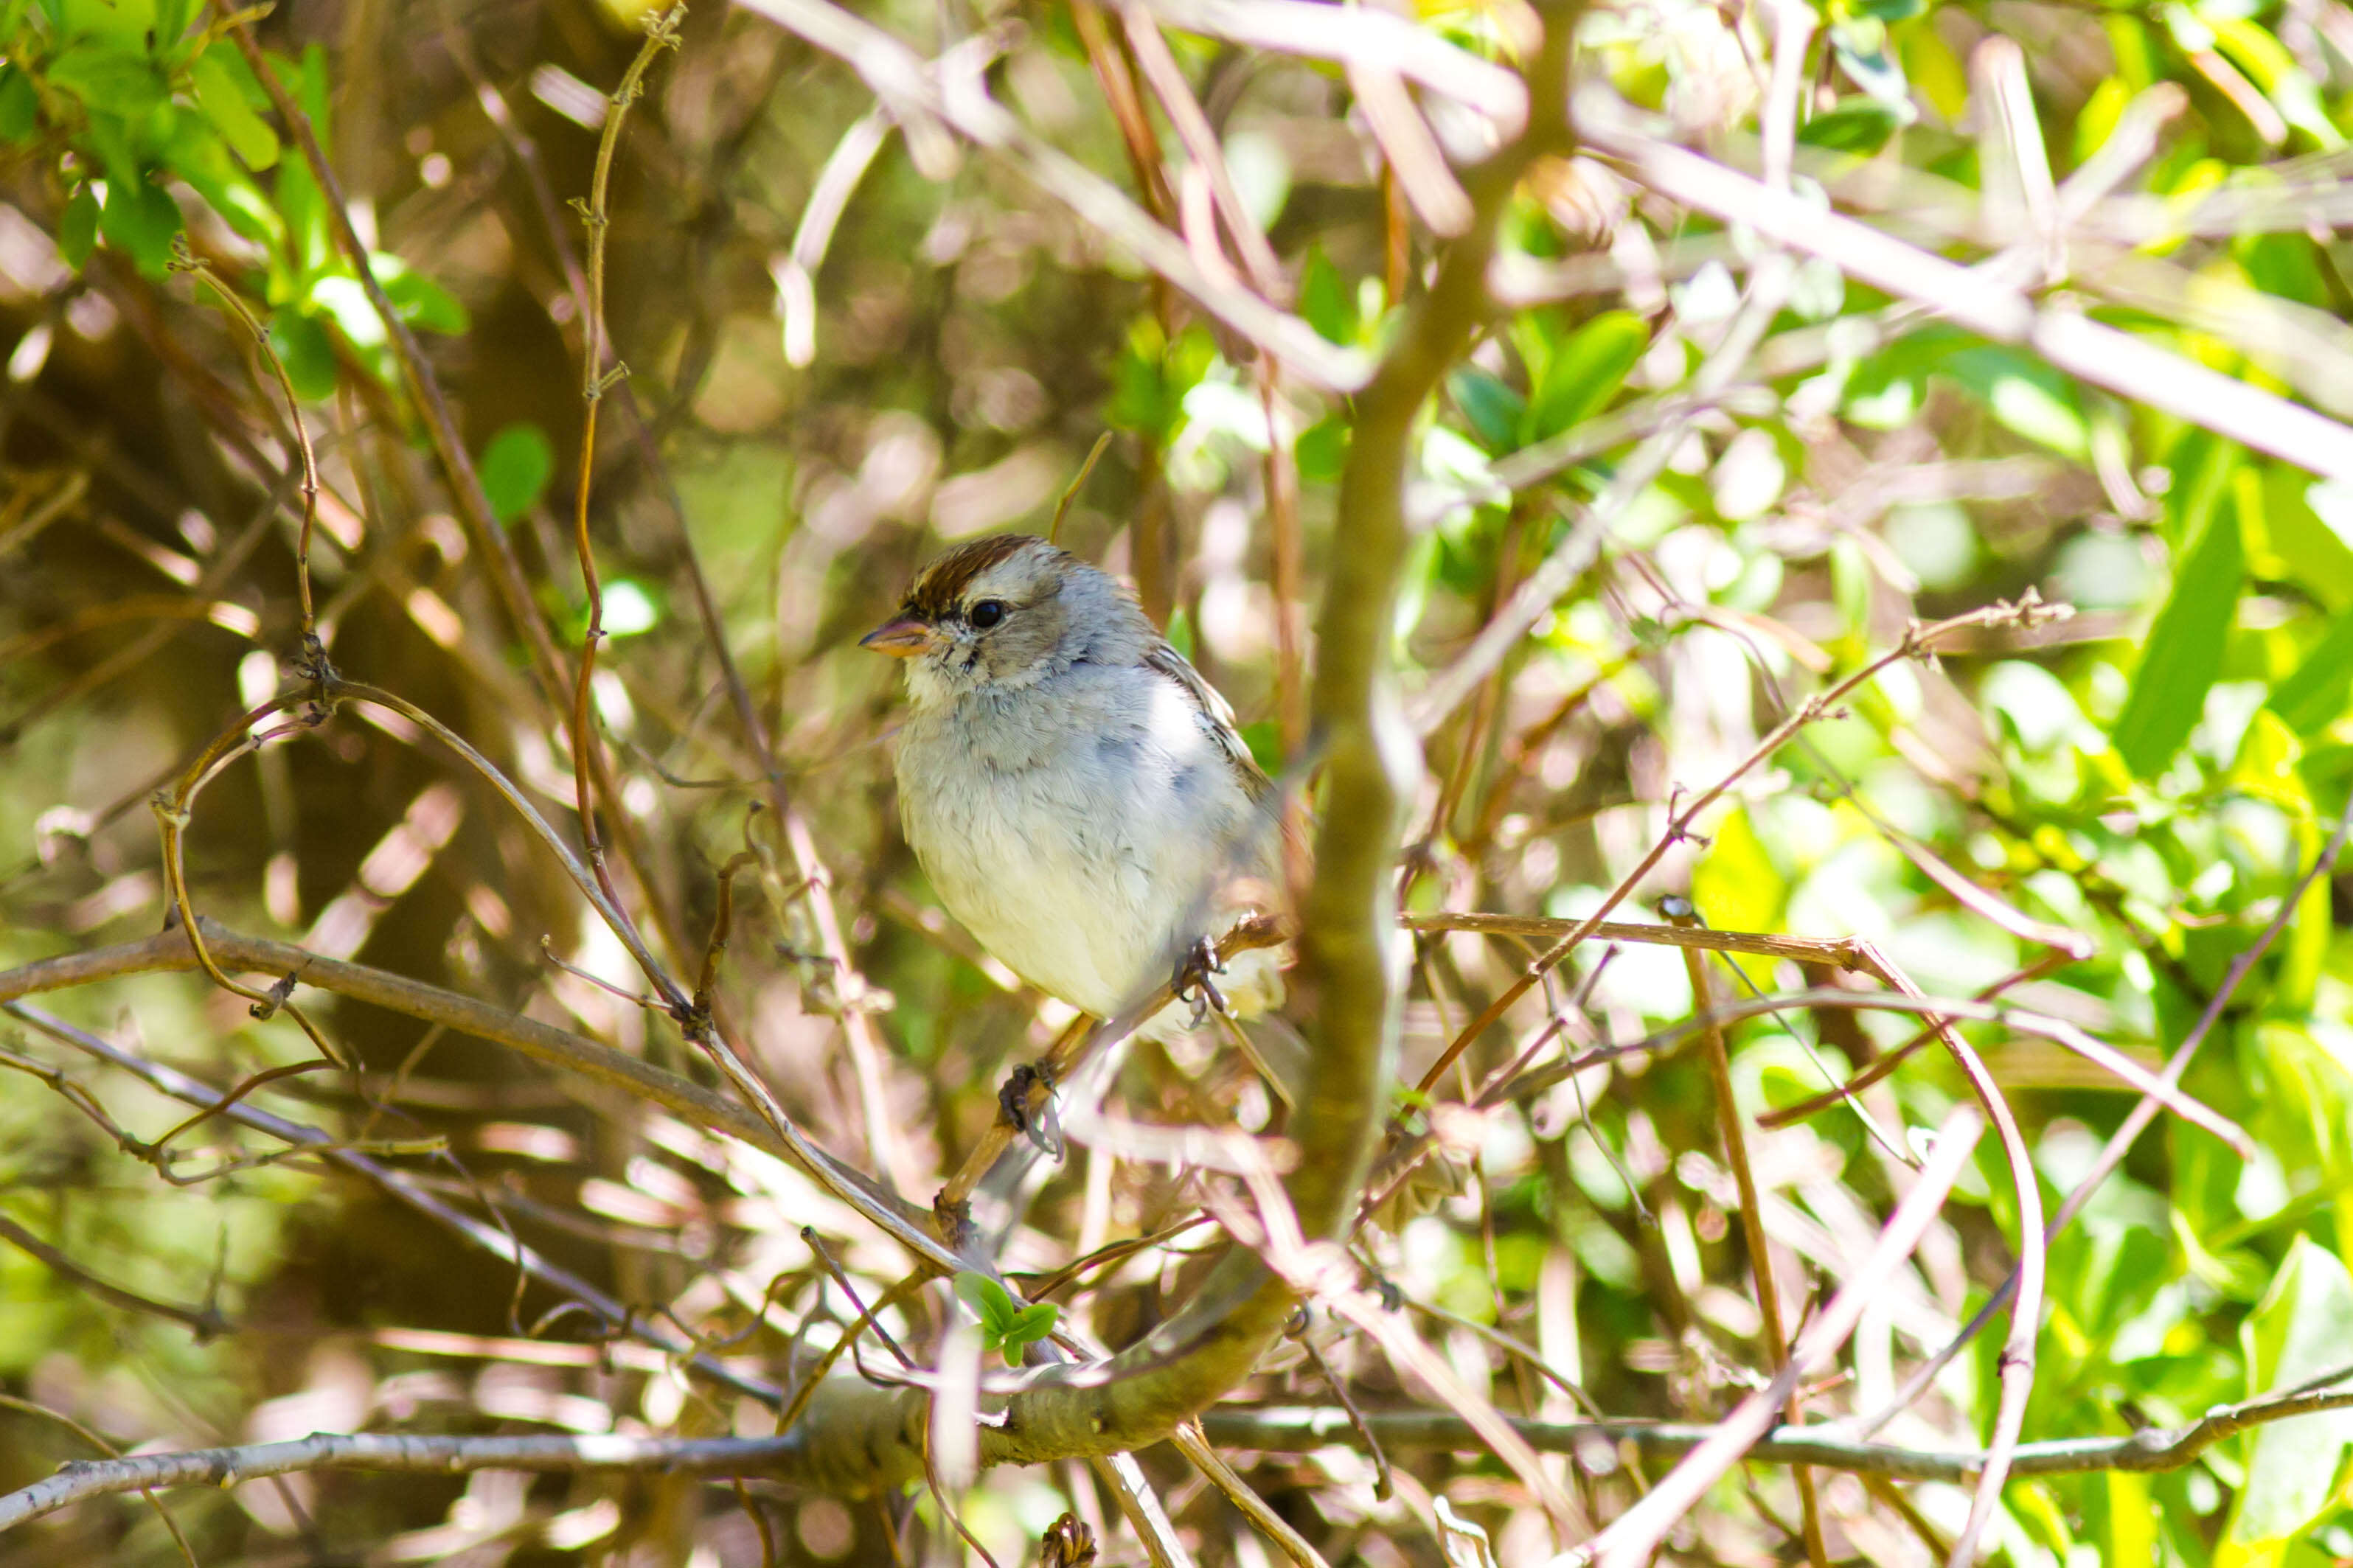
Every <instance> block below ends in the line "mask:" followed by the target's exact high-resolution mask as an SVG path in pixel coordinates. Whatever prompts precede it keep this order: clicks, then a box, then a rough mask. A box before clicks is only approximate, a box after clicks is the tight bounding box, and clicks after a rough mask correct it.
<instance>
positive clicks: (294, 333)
mask: <svg viewBox="0 0 2353 1568" xmlns="http://www.w3.org/2000/svg"><path fill="white" fill-rule="evenodd" d="M269 346H270V347H271V348H273V349H275V350H277V351H278V358H279V361H280V363H283V364H284V365H285V366H286V377H287V379H288V380H290V381H291V382H292V383H293V384H294V395H295V396H297V397H299V398H301V400H302V401H303V402H305V403H320V402H323V401H324V400H326V399H327V398H330V397H332V396H333V395H335V375H336V372H337V370H338V369H339V366H338V365H337V363H336V360H335V345H334V343H333V342H332V340H331V339H329V337H328V336H327V329H326V328H324V327H322V326H321V325H320V324H319V323H318V322H317V321H314V320H312V319H311V317H309V316H306V315H302V314H301V313H299V312H296V311H292V310H284V311H280V313H279V314H278V316H277V317H276V319H275V320H273V321H271V322H270V323H269Z"/></svg>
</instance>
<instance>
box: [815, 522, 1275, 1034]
mask: <svg viewBox="0 0 2353 1568" xmlns="http://www.w3.org/2000/svg"><path fill="white" fill-rule="evenodd" d="M861 646H863V647H870V648H873V649H875V650H876V651H878V652H881V653H887V654H889V655H891V656H892V657H893V658H901V659H904V660H905V661H906V667H907V695H908V697H909V700H910V701H911V703H912V706H913V714H912V715H911V716H910V717H909V719H908V721H907V723H906V726H905V728H904V729H903V730H902V732H901V735H900V741H899V766H898V773H899V814H900V819H901V821H902V823H903V824H904V825H905V828H906V833H907V841H908V843H909V844H911V845H912V846H913V847H914V851H915V856H916V858H918V859H919V860H921V861H922V862H923V869H924V871H925V872H926V873H927V874H928V875H929V876H930V878H931V879H932V886H933V888H934V890H935V891H936V892H937V893H938V894H939V897H940V901H941V902H942V903H944V904H945V905H946V906H947V909H948V912H949V913H951V914H953V915H954V916H955V918H956V919H957V920H958V921H962V922H963V923H964V925H965V927H966V928H967V929H968V930H969V931H971V932H972V933H973V935H974V936H975V937H976V938H978V939H979V941H980V944H981V945H982V946H983V947H985V948H987V950H988V951H989V952H990V953H992V954H993V955H995V956H996V957H997V959H998V960H999V961H1000V962H1002V963H1004V964H1005V965H1006V966H1007V967H1008V968H1009V969H1011V970H1012V971H1013V972H1014V973H1016V974H1018V975H1020V976H1021V978H1022V979H1024V980H1026V981H1028V982H1029V984H1032V985H1035V986H1037V987H1038V988H1039V990H1040V991H1043V992H1045V993H1047V994H1049V995H1052V996H1059V997H1060V998H1061V999H1062V1000H1063V1001H1065V1002H1068V1003H1070V1004H1071V1005H1072V1006H1074V1007H1077V1008H1079V1009H1081V1010H1082V1011H1083V1012H1087V1013H1092V1014H1093V1015H1094V1016H1097V1017H1099V1018H1108V1017H1113V1016H1116V1015H1118V1014H1119V1013H1120V1012H1121V1011H1122V1010H1123V1009H1124V1008H1127V1007H1129V1006H1130V1005H1134V1004H1135V1003H1137V1002H1139V1001H1141V1000H1143V999H1144V998H1145V996H1146V995H1147V994H1149V993H1150V992H1152V991H1153V990H1155V989H1156V988H1157V987H1158V986H1159V985H1160V984H1162V983H1163V982H1166V981H1167V980H1169V979H1170V978H1171V977H1172V975H1176V974H1178V973H1180V972H1181V971H1182V970H1183V969H1184V968H1185V967H1186V965H1187V961H1188V959H1190V957H1191V956H1192V955H1193V954H1194V953H1195V952H1196V951H1197V950H1198V948H1199V946H1200V944H1201V943H1202V942H1204V941H1205V939H1206V940H1212V941H1213V940H1214V939H1216V938H1217V937H1219V936H1220V935H1222V934H1224V932H1225V931H1228V930H1229V929H1230V928H1231V927H1232V925H1233V924H1234V922H1235V921H1237V920H1239V919H1240V918H1241V917H1242V916H1243V915H1244V914H1246V913H1248V912H1249V911H1250V910H1254V909H1255V910H1268V911H1271V910H1272V907H1273V904H1274V900H1275V896H1276V889H1278V888H1279V886H1280V877H1281V871H1280V861H1281V858H1280V854H1279V844H1280V837H1281V836H1280V831H1279V827H1278V813H1279V808H1278V805H1277V802H1276V800H1275V796H1274V787H1273V785H1272V784H1271V783H1269V782H1268V779H1267V777H1266V775H1265V774H1264V773H1261V772H1260V771H1259V768H1258V765H1257V764H1256V763H1253V762H1252V761H1251V760H1250V751H1249V748H1248V747H1247V746H1245V745H1244V744H1243V743H1242V739H1241V736H1240V734H1239V733H1238V732H1237V731H1236V730H1235V728H1234V717H1233V710H1231V709H1230V708H1229V707H1228V706H1227V704H1226V701H1225V699H1224V698H1222V697H1220V696H1219V695H1218V693H1217V692H1216V691H1215V690H1213V689H1211V688H1210V687H1209V685H1208V682H1207V681H1205V680H1203V679H1201V677H1200V675H1199V674H1198V672H1197V671H1195V669H1194V668H1193V667H1192V666H1191V665H1189V664H1187V662H1186V661H1185V658H1184V656H1183V655H1182V654H1180V653H1178V652H1177V651H1176V649H1175V648H1173V647H1170V646H1169V645H1168V642H1167V639H1166V638H1165V637H1162V636H1161V635H1160V633H1159V632H1158V630H1156V629H1155V627H1154V626H1153V625H1152V623H1151V621H1150V620H1148V619H1147V618H1145V614H1144V612H1143V611H1142V610H1141V609H1140V608H1138V607H1137V605H1136V604H1135V602H1134V599H1133V598H1132V597H1131V596H1130V595H1128V594H1127V593H1126V592H1125V590H1124V589H1123V588H1122V587H1121V586H1120V585H1119V584H1118V583H1116V582H1114V581H1113V579H1112V578H1110V577H1108V576H1106V575H1105V574H1103V573H1101V572H1099V571H1097V570H1095V568H1093V567H1092V566H1090V565H1088V564H1086V563H1084V562H1082V561H1081V560H1079V559H1078V558H1077V557H1075V556H1073V555H1071V554H1070V553H1069V552H1066V551H1062V550H1059V549H1056V548H1055V547H1054V546H1053V545H1051V544H1049V543H1048V542H1046V541H1044V540H1042V539H1038V538H1035V537H1032V536H1030V535H1028V534H1018V533H1017V534H999V535H995V536H992V537H989V538H986V539H980V540H976V541H975V542H972V543H969V544H965V545H961V546H959V547H957V548H956V549H955V550H952V551H950V552H947V553H946V554H944V555H943V556H941V557H940V558H939V559H938V560H936V561H934V562H933V563H931V564H930V565H929V566H927V567H925V568H924V569H923V572H922V574H920V575H918V576H917V577H916V579H915V583H914V586H913V588H912V589H910V590H909V592H908V594H907V597H906V600H905V602H904V604H902V605H901V607H900V613H899V615H898V616H896V617H894V618H893V619H892V620H890V621H889V622H887V623H885V624H884V625H882V626H878V627H876V628H875V629H874V630H873V631H872V632H871V633H869V634H868V635H867V636H866V637H865V638H864V640H863V643H862V645H861ZM1219 990H1220V991H1221V992H1222V993H1223V996H1224V999H1225V1000H1226V1002H1227V1003H1229V1005H1231V1006H1232V1007H1233V1008H1234V1010H1235V1011H1236V1012H1237V1013H1240V1014H1244V1015H1247V1014H1250V1013H1252V1012H1256V1011H1261V1010H1263V1009H1264V1008H1266V1007H1269V1006H1271V1005H1273V1004H1274V1003H1276V1002H1278V1001H1280V1000H1281V997H1282V976H1281V970H1280V967H1279V964H1278V962H1277V960H1276V957H1275V955H1274V953H1273V952H1271V951H1260V952H1249V953H1244V954H1241V955H1240V956H1239V957H1238V958H1237V959H1236V960H1235V962H1234V963H1233V964H1232V966H1231V968H1230V971H1229V973H1227V974H1226V975H1225V976H1224V978H1223V981H1222V983H1221V984H1220V986H1219ZM1181 1016H1182V1010H1181V1009H1179V1008H1175V1007H1171V1008H1169V1009H1167V1010H1166V1011H1164V1012H1163V1013H1162V1014H1161V1015H1159V1016H1156V1017H1155V1018H1154V1019H1153V1020H1152V1021H1151V1024H1150V1025H1148V1026H1147V1029H1148V1030H1149V1032H1152V1033H1165V1032H1166V1030H1167V1029H1168V1028H1169V1027H1170V1026H1171V1024H1172V1022H1173V1021H1174V1020H1176V1019H1177V1018H1181Z"/></svg>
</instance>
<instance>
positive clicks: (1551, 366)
mask: <svg viewBox="0 0 2353 1568" xmlns="http://www.w3.org/2000/svg"><path fill="white" fill-rule="evenodd" d="M1650 342H1651V329H1650V327H1649V326H1648V325H1647V324H1646V323H1645V322H1644V321H1643V320H1642V318H1641V317H1640V316H1638V315H1635V314H1634V313H1633V312H1632V311H1631V310H1604V311H1603V312H1602V313H1601V314H1599V315H1598V316H1596V317H1594V318H1593V320H1591V321H1588V322H1586V323H1585V325H1583V326H1581V327H1579V328H1577V331H1574V332H1571V333H1570V334H1569V336H1568V340H1567V342H1564V343H1562V344H1561V345H1560V346H1559V347H1558V348H1556V349H1555V350H1554V351H1553V352H1552V353H1551V354H1550V356H1549V357H1548V359H1547V360H1546V364H1545V367H1544V371H1543V373H1542V374H1541V376H1540V377H1539V378H1538V379H1537V382H1536V386H1535V394H1534V395H1532V396H1531V397H1530V398H1529V399H1528V407H1527V412H1526V413H1525V415H1524V416H1522V417H1521V420H1520V434H1521V436H1522V437H1523V439H1525V440H1527V441H1542V440H1544V439H1546V437H1552V436H1557V435H1559V434H1560V433H1561V432H1562V431H1563V430H1566V429H1567V428H1568V427H1569V426H1572V425H1575V424H1577V422H1578V421H1580V420H1582V419H1584V418H1586V417H1587V416H1588V415H1591V414H1593V413H1594V412H1595V411H1597V410H1598V409H1599V408H1601V407H1602V406H1603V405H1605V404H1607V403H1608V402H1609V400H1610V399H1611V398H1612V397H1615V396H1616V395H1618V389H1619V387H1620V386H1621V385H1623V384H1625V381H1626V376H1627V374H1628V373H1629V372H1630V371H1631V370H1632V369H1633V368H1634V366H1635V365H1636V364H1637V363H1640V362H1641V357H1642V351H1643V350H1644V349H1645V348H1647V347H1648V346H1649V345H1650Z"/></svg>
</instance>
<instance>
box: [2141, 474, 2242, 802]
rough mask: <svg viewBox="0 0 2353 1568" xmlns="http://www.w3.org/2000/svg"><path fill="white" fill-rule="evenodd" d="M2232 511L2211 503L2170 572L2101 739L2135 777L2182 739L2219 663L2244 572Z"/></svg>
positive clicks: (2154, 769)
mask: <svg viewBox="0 0 2353 1568" xmlns="http://www.w3.org/2000/svg"><path fill="white" fill-rule="evenodd" d="M2245 570H2246V567H2245V561H2244V558H2243V556H2242V552H2241V550H2240V542H2239V514H2238V512H2237V511H2236V510H2233V509H2232V508H2229V507H2216V508H2214V509H2213V510H2212V512H2211V515H2210V517H2209V519H2208V521H2207V523H2206V527H2205V529H2204V530H2203V531H2201V532H2200V534H2199V536H2198V537H2197V538H2196V539H2195V540H2194V541H2192V542H2190V544H2189V548H2188V549H2187V550H2185V551H2184V552H2182V554H2181V556H2180V559H2179V566H2178V567H2177V569H2176V571H2175V572H2174V575H2173V592H2172V593H2171V594H2170V595H2167V598H2166V601H2165V607H2164V608H2163V609H2160V610H2159V611H2158V613H2157V620H2156V622H2155V623H2154V624H2153V625H2151V626H2150V627H2149V628H2148V637H2147V641H2146V645H2145V646H2146V648H2147V651H2146V652H2145V653H2143V654H2142V656H2141V661H2140V668H2139V669H2137V670H2136V671H2135V672H2134V674H2133V680H2132V689H2131V691H2130V692H2129V693H2128V694H2127V695H2126V698H2125V706H2124V710H2123V711H2122V712H2120V713H2118V714H2117V715H2116V728H2115V730H2114V731H2112V732H2111V734H2110V736H2109V739H2110V740H2111V741H2112V742H2114V743H2115V746H2116V755H2117V756H2119V757H2121V758H2122V759H2123V760H2124V764H2125V766H2126V767H2127V768H2130V769H2131V770H2132V771H2133V773H2134V775H2135V776H2136V777H2138V778H2143V779H2147V778H2154V777H2156V776H2157V774H2158V773H2161V772H2163V771H2164V768H2165V765H2166V764H2167V763H2169V762H2171V761H2172V760H2173V754H2174V753H2175V752H2178V751H2179V750H2180V749H2181V744H2182V742H2185V741H2187V740H2188V739H2189V731H2191V730H2192V729H2194V728H2195V727H2196V726H2197V723H2198V718H2199V715H2200V713H2201V712H2203V711H2204V710H2205V706H2206V693H2207V691H2208V690H2209V689H2211V688H2212V686H2213V684H2214V679H2215V678H2216V677H2217V676H2219V675H2220V674H2221V671H2222V645H2223V642H2224V640H2225V639H2226V638H2227V637H2229V636H2230V633H2231V621H2232V616H2234V614H2235V613H2236V611H2237V609H2238V605H2239V585H2240V582H2241V580H2242V577H2243V576H2244V574H2245Z"/></svg>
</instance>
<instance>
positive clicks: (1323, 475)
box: [1293, 414, 1349, 484]
mask: <svg viewBox="0 0 2353 1568" xmlns="http://www.w3.org/2000/svg"><path fill="white" fill-rule="evenodd" d="M1348 431H1349V425H1348V422H1347V420H1346V419H1345V418H1343V417H1342V416H1339V415H1337V414H1335V415H1332V416H1329V417H1327V418H1324V419H1320V420H1318V421H1316V422H1315V423H1314V424H1313V425H1310V426H1308V427H1307V428H1306V429H1304V430H1302V431H1301V432H1300V433H1299V440H1298V442H1297V443H1296V444H1295V446H1294V447H1293V450H1294V451H1295V452H1296V454H1297V456H1298V458H1299V477H1300V478H1301V479H1305V480H1307V481H1308V482H1309V483H1311V484H1322V483H1329V482H1330V481H1331V480H1333V479H1338V478H1339V477H1340V470H1341V468H1343V467H1345V465H1346V463H1347V461H1348Z"/></svg>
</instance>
